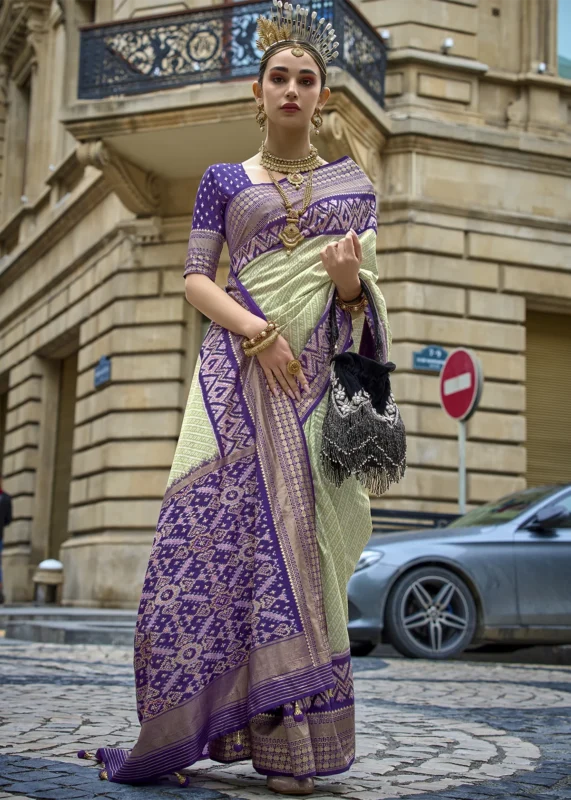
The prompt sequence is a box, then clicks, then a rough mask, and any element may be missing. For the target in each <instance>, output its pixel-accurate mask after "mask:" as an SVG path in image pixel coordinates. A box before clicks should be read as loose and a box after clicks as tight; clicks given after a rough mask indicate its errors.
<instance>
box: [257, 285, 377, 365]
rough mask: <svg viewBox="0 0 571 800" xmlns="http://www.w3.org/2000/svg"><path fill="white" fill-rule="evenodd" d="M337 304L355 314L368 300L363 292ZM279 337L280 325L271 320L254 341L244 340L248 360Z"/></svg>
mask: <svg viewBox="0 0 571 800" xmlns="http://www.w3.org/2000/svg"><path fill="white" fill-rule="evenodd" d="M336 303H337V305H338V306H339V308H340V309H341V310H342V311H352V312H354V313H355V312H357V311H363V309H364V308H365V307H366V305H367V298H366V296H365V293H364V292H361V294H360V295H359V297H356V298H355V299H354V300H348V301H347V302H346V301H344V300H341V298H340V297H339V296H337V298H336ZM279 335H280V327H279V325H277V324H276V323H275V322H272V321H271V320H269V321H268V323H267V325H266V327H265V328H264V330H263V331H260V333H258V334H257V335H256V336H254V337H253V339H244V340H243V341H242V348H243V350H244V354H245V355H247V356H248V358H251V357H252V356H257V355H258V353H261V352H262V351H263V350H265V349H266V348H267V347H269V346H270V345H272V344H273V343H274V342H275V341H276V339H277V338H278V336H279ZM292 374H293V373H292Z"/></svg>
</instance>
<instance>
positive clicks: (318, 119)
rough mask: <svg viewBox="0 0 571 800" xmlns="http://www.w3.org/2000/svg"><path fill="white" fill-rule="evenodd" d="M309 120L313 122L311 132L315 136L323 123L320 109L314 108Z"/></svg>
mask: <svg viewBox="0 0 571 800" xmlns="http://www.w3.org/2000/svg"><path fill="white" fill-rule="evenodd" d="M311 122H312V123H313V133H314V134H315V135H316V136H319V129H320V128H321V126H322V125H323V117H322V116H321V109H319V108H316V109H315V111H314V112H313V116H312V118H311Z"/></svg>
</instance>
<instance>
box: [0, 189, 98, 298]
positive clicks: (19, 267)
mask: <svg viewBox="0 0 571 800" xmlns="http://www.w3.org/2000/svg"><path fill="white" fill-rule="evenodd" d="M110 193H111V188H110V186H109V185H108V184H107V183H106V181H105V180H104V179H103V177H102V176H98V177H97V178H95V180H94V181H93V182H92V184H91V185H90V186H89V187H87V188H86V189H85V190H84V191H83V192H81V193H80V194H78V196H77V198H76V199H75V200H73V201H70V203H69V204H66V205H65V206H62V208H61V209H60V210H59V213H58V214H57V216H55V217H53V218H52V219H51V220H50V221H49V222H47V223H46V224H45V225H44V226H43V227H42V228H39V229H37V230H36V231H35V232H34V234H33V236H31V237H30V238H29V239H27V240H26V241H25V242H24V244H23V245H22V246H21V247H19V248H17V249H16V250H15V251H14V252H12V253H10V255H8V256H5V257H4V258H3V259H2V260H0V290H2V289H5V287H6V286H7V285H8V284H10V283H12V282H13V281H15V280H19V279H20V278H21V276H22V275H23V273H24V272H26V270H28V269H29V268H30V267H31V266H33V265H34V264H35V263H36V262H37V261H38V260H39V259H40V258H41V257H42V256H43V255H44V254H45V253H46V251H48V250H50V249H51V248H52V247H54V245H56V244H57V242H59V241H60V240H61V239H62V238H63V237H64V236H66V234H68V233H69V232H70V231H71V230H72V229H73V228H74V227H75V226H76V225H77V224H78V223H79V222H80V221H81V220H82V219H83V218H84V217H85V216H86V215H87V214H89V212H90V211H92V210H93V208H94V207H95V206H97V205H98V204H99V203H101V202H102V201H103V200H104V199H105V198H106V197H107V195H109V194H110Z"/></svg>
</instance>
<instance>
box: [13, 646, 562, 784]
mask: <svg viewBox="0 0 571 800" xmlns="http://www.w3.org/2000/svg"><path fill="white" fill-rule="evenodd" d="M354 670H355V688H356V693H357V761H356V764H355V766H354V767H353V769H352V770H351V771H350V772H349V773H346V774H345V775H341V776H335V777H333V778H323V779H319V780H318V781H316V785H317V789H316V792H315V795H314V797H316V798H320V799H322V798H343V800H385V798H386V799H387V800H388V798H400V797H405V798H406V797H411V798H412V797H414V798H417V800H437V798H438V799H439V800H452V798H457V799H458V800H485V798H496V797H497V798H499V797H502V798H508V800H520V799H521V798H537V800H548V798H550V799H552V800H566V799H567V798H571V738H570V736H569V734H570V733H571V667H557V668H555V667H544V666H530V665H525V666H522V665H519V666H516V665H505V664H501V665H497V664H482V663H477V664H475V663H469V662H443V663H436V662H430V661H408V660H397V659H395V660H392V659H388V660H386V661H381V660H380V659H374V658H367V659H360V660H358V659H356V660H355V661H354ZM136 736H137V720H136V715H135V703H134V690H133V680H132V668H131V652H130V650H128V649H127V648H116V647H101V646H84V645H78V646H73V647H71V646H67V647H65V646H57V645H38V644H28V643H21V642H11V641H8V640H5V641H2V642H0V800H1V799H2V798H16V797H17V798H20V799H21V800H22V798H23V799H24V800H25V799H26V798H30V799H32V798H33V799H34V800H36V799H39V798H46V800H80V799H81V800H85V798H100V800H108V799H110V798H117V799H119V798H120V799H121V800H146V799H147V798H153V800H154V799H155V798H157V800H160V798H169V799H170V800H183V799H185V800H188V798H191V797H192V798H193V800H227V799H229V798H241V799H242V800H256V798H267V797H269V796H270V795H271V793H269V792H268V791H267V790H266V789H265V784H264V779H263V778H262V777H261V776H260V775H257V774H256V773H255V772H254V771H253V770H252V768H251V767H250V765H249V764H248V763H247V762H243V763H240V764H236V765H233V766H230V767H228V766H223V765H220V764H215V763H214V762H211V761H204V762H201V766H200V769H195V768H191V769H189V770H187V772H188V774H190V775H191V785H190V787H189V788H186V789H182V788H181V787H179V786H178V785H174V784H168V783H163V784H160V785H155V786H146V787H131V786H122V785H120V784H113V783H108V782H105V781H99V779H98V772H97V769H96V768H94V767H92V766H90V764H89V763H88V762H85V761H79V760H78V759H77V758H76V756H75V754H76V751H77V750H78V749H80V748H84V749H86V750H94V749H96V748H97V746H99V745H102V744H105V745H114V746H121V747H129V746H131V745H132V744H133V743H134V741H135V739H136ZM271 796H272V797H275V795H271Z"/></svg>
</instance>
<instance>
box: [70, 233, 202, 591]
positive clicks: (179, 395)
mask: <svg viewBox="0 0 571 800" xmlns="http://www.w3.org/2000/svg"><path fill="white" fill-rule="evenodd" d="M124 234H125V237H126V238H125V239H124V241H123V244H122V245H121V247H117V248H115V249H114V250H113V251H111V252H110V253H109V254H108V256H107V259H111V260H113V264H107V265H106V266H105V267H103V266H102V269H105V271H106V272H109V273H113V274H115V275H116V276H117V274H119V275H120V274H121V273H122V274H123V278H124V281H125V282H124V285H123V286H122V287H121V289H120V291H119V292H118V293H117V295H116V296H115V297H114V299H113V301H112V302H111V303H110V304H109V305H107V306H106V307H104V308H102V309H101V310H98V311H97V312H96V313H95V314H94V315H93V316H92V317H91V318H90V319H89V320H87V321H86V322H84V323H83V324H82V326H81V330H80V350H79V361H78V384H77V406H76V428H75V437H74V456H73V465H72V482H71V494H70V513H69V533H70V538H69V539H68V540H67V541H66V542H65V544H64V545H63V547H62V551H61V553H62V559H63V561H64V565H65V586H64V602H65V603H67V604H70V605H92V606H122V607H134V606H136V604H137V602H138V600H139V594H140V589H141V584H142V580H143V577H144V571H145V568H146V565H147V560H148V555H149V550H150V546H151V542H152V539H153V535H154V532H155V527H156V523H157V519H158V514H159V510H160V506H161V501H162V497H163V494H164V491H165V488H166V483H167V478H168V474H169V471H170V466H171V463H172V458H173V455H174V448H175V445H176V442H177V439H178V434H179V431H180V424H181V418H182V410H183V407H184V404H185V400H186V398H185V397H184V389H183V387H184V385H185V383H186V366H187V359H186V352H185V351H186V347H187V341H188V339H189V338H191V337H189V336H188V335H187V332H186V328H185V323H186V309H185V306H186V305H187V303H186V300H185V297H184V282H183V279H182V269H183V267H182V265H183V263H184V256H185V253H186V241H187V238H188V221H185V224H184V225H182V226H181V228H180V231H176V230H175V231H173V230H170V231H167V232H166V233H165V232H164V231H162V230H161V228H160V224H159V223H158V222H157V221H156V220H150V221H145V220H139V221H136V220H135V221H134V222H133V223H128V224H126V225H125V226H124ZM167 238H168V239H169V240H168V241H166V239H167ZM86 279H89V278H86ZM132 282H134V283H135V284H136V287H137V296H136V297H130V296H129V294H130V292H129V287H130V285H131V283H132ZM101 356H108V357H109V358H110V359H111V381H110V383H109V384H108V385H106V386H104V387H102V388H100V389H96V388H95V387H94V368H95V365H96V364H97V362H98V361H99V359H100V358H101Z"/></svg>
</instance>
